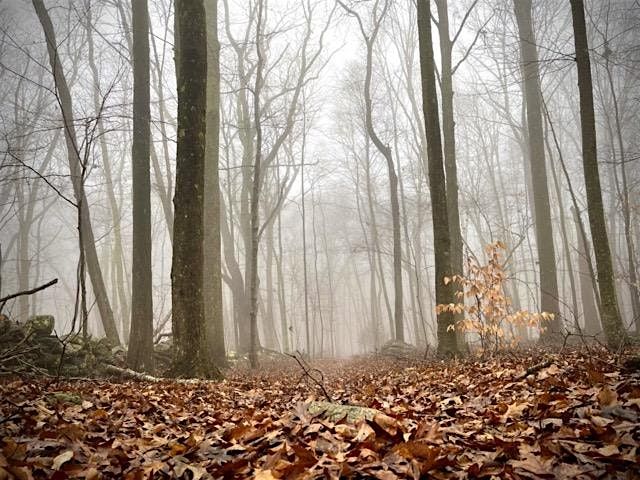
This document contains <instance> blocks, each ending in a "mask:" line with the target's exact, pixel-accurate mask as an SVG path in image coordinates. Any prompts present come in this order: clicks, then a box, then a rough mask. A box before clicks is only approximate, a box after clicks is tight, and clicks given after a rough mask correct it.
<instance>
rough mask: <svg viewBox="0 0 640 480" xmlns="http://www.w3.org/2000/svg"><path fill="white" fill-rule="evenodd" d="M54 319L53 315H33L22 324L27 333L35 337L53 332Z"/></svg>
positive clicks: (46, 335)
mask: <svg viewBox="0 0 640 480" xmlns="http://www.w3.org/2000/svg"><path fill="white" fill-rule="evenodd" d="M55 325H56V321H55V319H54V318H53V315H34V316H32V317H29V318H28V319H27V321H26V322H25V324H24V328H25V330H26V331H27V334H29V335H30V334H34V335H35V336H36V337H48V336H50V335H51V334H52V333H53V327H55Z"/></svg>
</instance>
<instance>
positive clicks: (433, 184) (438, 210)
mask: <svg viewBox="0 0 640 480" xmlns="http://www.w3.org/2000/svg"><path fill="white" fill-rule="evenodd" d="M417 6H418V35H419V46H420V70H421V74H422V109H423V113H424V126H425V133H426V136H427V148H428V169H427V170H428V172H429V187H430V189H431V215H432V219H433V249H434V254H435V289H436V303H437V304H438V305H448V304H452V303H456V299H455V294H454V289H453V284H452V282H450V281H447V280H446V279H447V277H450V276H451V272H452V270H451V236H450V233H449V215H448V212H447V209H448V207H447V190H446V184H445V175H444V164H443V163H444V162H443V156H442V142H441V138H440V119H439V115H438V97H437V92H436V80H435V64H434V60H433V41H432V38H431V2H430V0H418V2H417ZM449 280H450V279H449ZM454 327H455V324H454V323H453V314H452V313H451V312H447V311H442V312H439V313H438V353H439V354H440V355H455V354H456V353H457V352H458V346H457V343H456V334H455V330H454Z"/></svg>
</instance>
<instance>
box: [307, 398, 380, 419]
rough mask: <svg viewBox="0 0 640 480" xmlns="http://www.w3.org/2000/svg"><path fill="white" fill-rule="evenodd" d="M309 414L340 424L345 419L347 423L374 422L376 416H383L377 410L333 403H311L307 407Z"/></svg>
mask: <svg viewBox="0 0 640 480" xmlns="http://www.w3.org/2000/svg"><path fill="white" fill-rule="evenodd" d="M307 412H309V413H310V414H311V415H313V416H318V417H322V418H325V419H327V420H329V421H331V422H338V421H340V420H342V419H343V418H344V419H346V421H347V422H353V423H355V422H358V421H359V420H373V419H374V417H375V416H376V415H383V413H382V412H380V411H379V410H376V409H375V408H368V407H361V406H358V405H342V404H340V403H333V402H311V403H310V404H309V405H307Z"/></svg>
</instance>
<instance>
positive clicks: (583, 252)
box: [571, 208, 602, 335]
mask: <svg viewBox="0 0 640 480" xmlns="http://www.w3.org/2000/svg"><path fill="white" fill-rule="evenodd" d="M571 212H572V213H573V221H574V224H575V226H576V235H577V238H578V275H579V279H580V298H581V300H582V316H583V317H584V333H586V334H587V335H597V334H599V333H600V332H601V330H602V329H601V327H600V321H599V320H598V308H597V305H596V301H595V296H594V283H593V280H592V278H591V273H590V271H591V269H590V268H589V262H591V259H590V258H589V257H588V255H589V252H590V251H591V249H590V248H587V245H585V243H584V237H583V235H582V234H581V232H580V229H581V226H580V218H579V217H578V212H577V211H576V209H575V208H571Z"/></svg>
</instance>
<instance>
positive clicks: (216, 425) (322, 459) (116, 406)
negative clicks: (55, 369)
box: [0, 350, 640, 480]
mask: <svg viewBox="0 0 640 480" xmlns="http://www.w3.org/2000/svg"><path fill="white" fill-rule="evenodd" d="M592 353H593V350H591V353H589V352H580V351H578V350H575V351H571V352H564V353H562V354H561V355H559V354H550V353H542V352H533V353H532V352H529V353H519V354H510V355H505V356H502V357H499V358H494V359H490V360H486V361H473V360H460V361H449V362H437V361H424V362H420V361H416V360H391V359H388V358H376V357H373V358H357V359H352V360H348V361H322V362H315V363H314V367H318V368H320V369H321V370H322V371H323V372H324V375H325V387H326V389H327V391H329V392H330V393H331V396H332V402H327V401H326V399H325V398H324V397H323V395H322V394H321V392H319V391H318V388H317V386H316V385H314V384H312V383H311V382H310V383H309V384H306V383H305V381H304V378H303V379H301V377H300V370H299V369H298V368H297V366H296V365H295V364H294V363H293V362H287V361H283V362H282V363H280V364H273V365H269V366H266V367H265V368H264V369H263V370H262V371H261V372H259V373H251V372H250V371H247V370H241V369H236V370H232V371H230V372H228V375H227V379H226V380H224V381H222V382H218V383H213V382H200V383H188V384H185V383H177V382H169V381H165V382H159V383H148V382H131V381H128V382H107V381H97V380H96V381H78V380H76V381H61V382H58V383H57V384H53V383H52V382H51V380H48V379H39V380H35V379H4V380H2V381H1V382H0V398H1V401H0V480H4V479H20V480H29V479H40V478H52V479H56V480H57V479H67V478H80V479H100V478H125V479H143V478H185V479H208V478H225V479H226V478H228V479H233V478H255V479H263V480H265V479H285V478H286V479H315V478H374V479H383V480H386V479H396V478H415V479H417V478H435V479H444V478H487V479H489V478H505V479H537V478H542V479H546V478H569V477H571V478H575V479H591V478H629V479H631V478H640V469H639V465H640V454H639V452H638V443H639V442H640V375H638V373H637V372H625V371H621V369H620V368H619V367H618V365H617V363H616V358H615V357H614V356H613V355H610V354H608V353H606V352H604V351H602V352H600V351H598V352H597V358H596V356H594V355H592ZM541 361H544V363H541V364H542V365H545V368H541V369H539V370H538V371H536V372H535V373H531V374H529V375H526V372H527V371H528V370H527V369H529V368H530V367H531V366H532V365H535V364H537V363H539V362H541ZM523 372H524V374H523ZM63 394H64V395H63ZM69 398H74V399H79V400H80V401H73V402H71V401H69V400H68V399H69Z"/></svg>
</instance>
